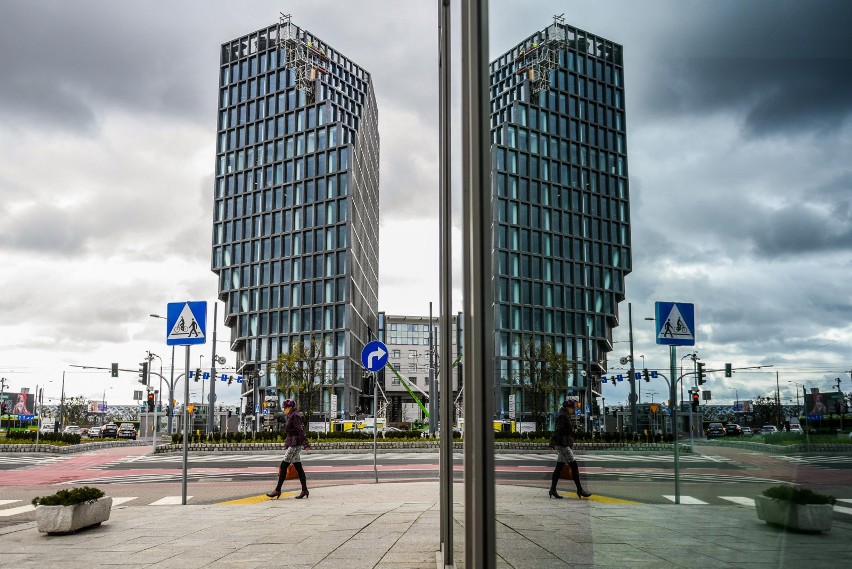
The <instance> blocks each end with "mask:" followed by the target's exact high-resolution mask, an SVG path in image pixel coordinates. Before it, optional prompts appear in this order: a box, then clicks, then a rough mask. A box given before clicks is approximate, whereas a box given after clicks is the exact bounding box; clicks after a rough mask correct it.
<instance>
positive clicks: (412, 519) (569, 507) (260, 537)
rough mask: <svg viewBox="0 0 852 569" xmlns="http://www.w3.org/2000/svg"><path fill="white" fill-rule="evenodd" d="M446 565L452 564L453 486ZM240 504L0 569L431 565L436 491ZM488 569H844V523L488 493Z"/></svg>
mask: <svg viewBox="0 0 852 569" xmlns="http://www.w3.org/2000/svg"><path fill="white" fill-rule="evenodd" d="M454 493H455V498H456V500H455V501H456V504H455V520H456V526H455V530H456V531H455V536H456V544H455V545H456V547H455V549H456V550H457V554H456V566H457V567H459V568H461V567H463V566H464V563H463V560H464V555H463V553H462V551H463V539H464V536H463V533H464V532H463V528H462V526H461V524H462V523H463V521H464V515H463V510H462V505H461V503H460V502H461V498H462V497H463V487H462V485H460V484H456V485H455V486H454ZM294 495H295V492H290V493H286V494H284V495H282V497H281V499H280V500H268V499H267V498H266V497H265V496H251V497H247V498H245V499H243V500H237V501H235V502H230V503H223V504H214V505H197V506H193V505H189V506H155V505H148V506H116V507H113V510H112V515H111V517H110V520H109V521H107V522H105V523H104V524H103V525H101V526H100V527H97V528H92V529H88V530H83V531H81V532H78V533H76V534H71V535H66V536H47V535H44V534H40V533H39V532H38V531H37V530H36V527H35V523H34V522H30V523H25V524H19V525H15V526H9V527H6V528H2V529H0V548H2V551H3V554H2V558H0V566H3V567H15V568H17V569H25V568H30V567H38V568H39V569H43V568H44V567H61V568H63V569H75V568H86V569H89V568H91V567H110V566H120V567H122V568H123V569H135V568H143V567H144V568H170V567H174V568H178V567H179V568H181V569H193V568H196V567H211V568H214V569H215V568H222V569H224V568H232V567H240V568H261V567H262V568H268V567H278V566H286V567H294V568H308V567H310V568H317V569H325V568H329V569H331V568H334V569H362V568H377V569H391V568H398V569H414V568H417V569H419V568H424V569H425V568H429V569H434V568H435V567H436V552H437V551H438V549H439V539H440V538H439V517H438V484H437V483H436V482H428V483H426V482H416V483H382V484H363V485H355V486H352V485H350V486H335V487H324V488H316V489H314V490H313V491H312V493H311V496H310V498H309V499H308V500H294V499H293V496H294ZM497 522H498V524H497V555H498V563H497V566H498V567H501V568H510V567H511V568H518V569H522V568H524V569H525V568H547V569H551V568H560V567H562V568H567V567H584V568H592V567H595V568H597V567H600V568H619V569H622V568H625V567H630V568H638V569H642V568H649V569H650V568H652V567H653V568H654V569H659V568H661V567H689V568H692V567H695V568H699V567H700V568H702V569H706V568H713V569H716V568H727V567H746V568H754V569H757V568H767V569H769V568H773V569H781V568H791V569H792V568H796V569H800V568H801V567H803V566H804V567H807V569H819V568H821V567H832V569H836V568H837V567H848V566H852V548H850V546H849V538H850V536H852V524H849V523H843V522H838V521H837V520H835V522H834V527H833V529H832V530H831V531H830V532H827V533H824V534H817V535H808V534H798V533H790V532H786V531H784V530H781V529H777V528H774V527H770V526H767V525H766V524H764V523H763V522H761V521H759V520H758V519H757V516H756V514H755V512H754V508H751V507H748V506H737V505H733V504H732V505H731V506H710V505H679V506H676V505H640V504H632V503H623V501H618V500H607V499H606V498H604V497H598V496H596V497H594V499H593V500H588V501H587V500H584V501H580V500H578V499H576V497H574V498H570V497H569V498H568V499H564V500H548V499H547V498H546V491H545V490H543V489H540V488H530V487H525V486H507V485H501V486H497Z"/></svg>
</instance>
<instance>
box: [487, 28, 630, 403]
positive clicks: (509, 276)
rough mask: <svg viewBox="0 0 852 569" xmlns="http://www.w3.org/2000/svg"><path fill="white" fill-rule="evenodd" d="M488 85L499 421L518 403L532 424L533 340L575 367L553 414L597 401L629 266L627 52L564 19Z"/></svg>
mask: <svg viewBox="0 0 852 569" xmlns="http://www.w3.org/2000/svg"><path fill="white" fill-rule="evenodd" d="M490 88H491V91H490V95H491V136H492V143H493V145H492V195H493V206H494V224H493V227H494V235H493V243H494V248H495V249H494V318H495V328H496V356H495V357H496V362H495V366H496V373H495V402H496V413H497V415H498V416H499V417H507V416H508V414H509V398H510V395H515V396H516V397H515V398H513V399H516V400H520V403H519V404H517V405H518V407H519V408H521V412H520V414H521V416H526V417H529V415H528V414H527V413H528V412H529V405H528V402H527V401H524V399H525V397H527V395H528V391H529V389H528V386H524V385H522V383H523V380H522V378H523V376H524V372H523V369H522V368H523V365H524V362H523V358H522V356H521V349H522V347H523V345H524V342H525V341H527V342H528V341H529V339H533V340H534V342H538V343H539V344H544V343H548V344H550V345H551V346H553V348H554V350H555V351H557V352H559V353H564V354H565V355H566V356H567V359H568V361H569V364H570V372H569V373H567V374H565V375H567V378H566V380H565V386H564V388H562V387H561V386H560V390H559V392H558V393H552V394H550V395H549V399H550V400H549V401H548V405H547V407H548V409H549V410H553V409H555V408H556V406H558V404H557V402H558V400H559V399H560V398H561V397H564V396H565V395H566V394H568V395H578V396H579V397H580V398H581V399H582V401H583V403H584V404H588V403H593V400H592V401H589V396H590V395H593V394H594V393H595V392H597V393H599V392H600V383H599V381H600V379H599V378H600V375H601V373H602V372H604V371H605V370H606V356H607V353H608V352H609V351H611V350H612V328H613V327H614V326H616V325H617V324H618V303H619V302H620V301H622V300H623V299H624V277H625V275H627V274H628V273H629V272H630V270H631V256H630V216H629V193H628V184H627V148H626V143H625V116H624V71H623V62H622V48H621V46H620V45H618V44H615V43H613V42H611V41H609V40H606V39H603V38H600V37H597V36H595V35H593V34H590V33H588V32H585V31H582V30H578V29H576V28H573V27H571V26H568V25H565V24H564V23H563V21H562V19H561V18H559V17H557V18H555V19H554V23H553V25H551V26H549V27H547V28H546V29H544V30H543V31H540V32H537V33H535V34H533V35H531V36H530V37H528V38H526V39H524V40H523V41H521V42H520V43H518V44H517V45H516V46H515V47H513V48H512V49H511V50H509V51H508V52H506V53H505V54H503V55H501V56H500V57H499V58H497V59H496V60H495V61H493V62H492V63H491V87H490ZM587 378H588V379H589V381H587ZM592 399H594V398H592ZM555 404H556V406H554V405H555ZM525 414H526V415H525ZM527 420H529V418H527Z"/></svg>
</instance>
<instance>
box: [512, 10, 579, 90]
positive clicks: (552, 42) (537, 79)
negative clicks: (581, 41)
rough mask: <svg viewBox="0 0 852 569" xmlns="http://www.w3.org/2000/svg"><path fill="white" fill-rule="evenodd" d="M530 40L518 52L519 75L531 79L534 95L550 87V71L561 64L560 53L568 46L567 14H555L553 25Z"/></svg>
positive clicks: (531, 88) (517, 72)
mask: <svg viewBox="0 0 852 569" xmlns="http://www.w3.org/2000/svg"><path fill="white" fill-rule="evenodd" d="M543 36H544V37H543V38H539V37H538V35H537V36H536V38H535V39H532V40H528V41H527V44H526V45H524V46H523V47H521V49H520V52H519V53H518V59H517V64H518V71H516V74H517V75H524V76H526V77H527V78H528V79H529V81H530V94H531V95H534V94H536V93H538V92H539V91H543V90H545V89H547V88H548V87H550V72H551V71H553V70H554V69H556V68H557V67H558V66H559V53H560V52H561V51H563V50H565V49H566V48H567V47H568V43H567V42H566V38H565V14H560V15H558V16H553V25H552V26H550V27H548V28H547V29H546V30H544V32H543Z"/></svg>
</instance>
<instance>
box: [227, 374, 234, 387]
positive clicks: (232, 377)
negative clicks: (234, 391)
mask: <svg viewBox="0 0 852 569" xmlns="http://www.w3.org/2000/svg"><path fill="white" fill-rule="evenodd" d="M232 383H234V376H233V375H229V376H228V385H231V384H232Z"/></svg>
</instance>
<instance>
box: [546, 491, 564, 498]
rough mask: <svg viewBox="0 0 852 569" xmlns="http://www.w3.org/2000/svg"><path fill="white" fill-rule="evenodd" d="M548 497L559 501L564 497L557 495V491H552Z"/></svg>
mask: <svg viewBox="0 0 852 569" xmlns="http://www.w3.org/2000/svg"><path fill="white" fill-rule="evenodd" d="M548 496H550V497H551V498H556V499H557V500H561V499H562V496H560V495H559V494H557V493H556V490H551V491H550V492H549V493H548Z"/></svg>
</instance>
